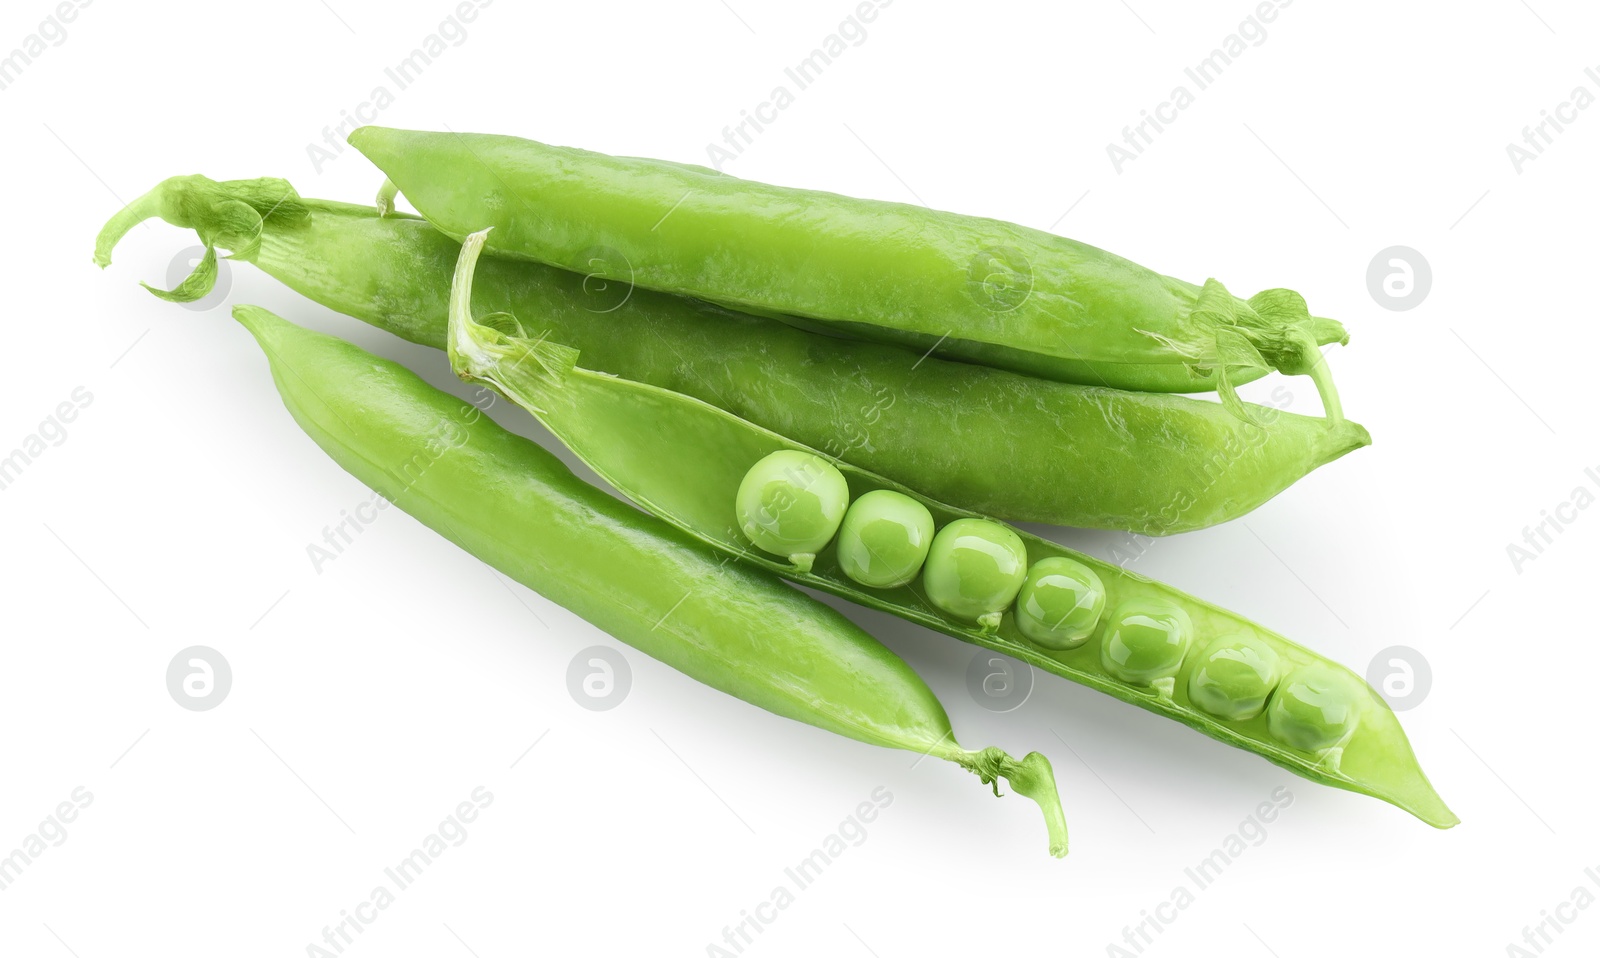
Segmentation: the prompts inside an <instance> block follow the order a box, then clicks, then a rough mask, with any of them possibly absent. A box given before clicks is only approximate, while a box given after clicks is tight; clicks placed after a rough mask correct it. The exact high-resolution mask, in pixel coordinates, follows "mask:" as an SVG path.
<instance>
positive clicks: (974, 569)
mask: <svg viewBox="0 0 1600 958" xmlns="http://www.w3.org/2000/svg"><path fill="white" fill-rule="evenodd" d="M1027 574H1028V550H1027V549H1026V548H1025V547H1024V546H1023V544H1022V539H1021V537H1019V536H1018V535H1017V534H1016V533H1015V532H1013V531H1011V529H1010V528H1009V527H1007V526H1003V525H1001V524H1000V523H998V522H992V521H990V520H988V519H957V520H955V521H954V522H952V523H950V524H949V525H947V526H945V527H944V528H943V529H940V530H939V534H938V535H936V536H934V537H933V545H932V546H930V547H929V549H928V562H927V565H925V566H924V567H923V573H922V580H923V586H924V587H925V588H926V589H927V593H928V601H929V602H932V603H933V604H934V605H935V606H937V607H938V608H939V609H941V610H942V611H944V612H947V613H949V614H950V615H953V616H955V617H956V618H958V619H966V620H968V621H971V622H978V623H980V624H982V625H984V626H986V627H989V626H995V625H998V624H999V621H1000V614H1001V613H1002V612H1004V611H1005V609H1006V607H1007V606H1009V605H1010V604H1011V600H1012V599H1015V598H1016V597H1017V591H1018V590H1019V589H1021V588H1022V580H1023V579H1024V578H1025V577H1026V576H1027Z"/></svg>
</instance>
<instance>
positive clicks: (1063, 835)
mask: <svg viewBox="0 0 1600 958" xmlns="http://www.w3.org/2000/svg"><path fill="white" fill-rule="evenodd" d="M950 759H951V761H953V762H955V763H956V764H957V765H960V766H961V767H962V768H964V769H966V770H967V771H969V772H972V773H973V774H975V775H977V776H978V778H980V779H982V780H983V783H984V784H985V785H989V786H991V787H993V789H994V793H995V795H996V796H997V797H998V796H999V794H1000V785H999V780H1000V779H1002V778H1003V779H1005V780H1006V781H1007V782H1010V783H1011V790H1012V791H1014V792H1016V793H1017V794H1018V795H1022V796H1025V797H1027V798H1031V799H1033V800H1034V801H1035V802H1037V803H1039V808H1040V810H1041V811H1043V812H1044V825H1045V829H1046V831H1047V832H1048V833H1049V835H1050V854H1051V855H1053V856H1055V857H1056V858H1063V857H1065V856H1066V854H1067V817H1066V815H1065V813H1063V812H1062V811H1061V796H1060V794H1059V793H1058V792H1057V791H1056V775H1055V772H1054V770H1052V769H1051V768H1050V760H1049V759H1047V758H1045V757H1044V756H1043V755H1041V754H1039V753H1038V752H1029V753H1028V754H1027V755H1025V756H1023V758H1022V761H1020V762H1019V761H1017V760H1016V759H1014V758H1012V757H1011V756H1010V755H1007V754H1006V753H1005V752H1003V751H1001V750H1000V749H998V748H994V747H993V746H991V747H989V748H986V749H983V750H982V751H979V752H957V753H955V754H954V755H951V756H950Z"/></svg>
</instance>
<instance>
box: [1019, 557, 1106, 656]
mask: <svg viewBox="0 0 1600 958" xmlns="http://www.w3.org/2000/svg"><path fill="white" fill-rule="evenodd" d="M1105 607H1106V587H1105V585H1104V584H1103V583H1102V582H1101V581H1100V577H1099V576H1098V575H1095V573H1094V570H1093V569H1091V568H1089V567H1088V566H1086V565H1084V564H1083V563H1081V562H1077V561H1075V560H1072V559H1069V558H1067V557H1066V556H1047V557H1046V558H1043V559H1040V560H1039V561H1038V562H1035V563H1034V564H1033V566H1032V568H1030V569H1029V570H1028V577H1027V579H1025V580H1024V581H1023V583H1022V591H1020V592H1018V593H1017V628H1018V629H1019V630H1020V631H1021V632H1022V634H1023V635H1025V636H1027V637H1028V639H1029V641H1031V642H1033V643H1035V644H1037V645H1040V646H1043V647H1044V648H1047V649H1055V650H1057V651H1063V650H1066V649H1075V648H1077V647H1078V646H1080V645H1082V644H1083V643H1085V642H1087V641H1088V640H1089V636H1090V635H1092V634H1093V633H1094V630H1095V627H1096V626H1098V625H1099V624H1100V616H1101V614H1102V613H1103V612H1104V611H1105Z"/></svg>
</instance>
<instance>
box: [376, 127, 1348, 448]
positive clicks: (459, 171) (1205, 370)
mask: <svg viewBox="0 0 1600 958" xmlns="http://www.w3.org/2000/svg"><path fill="white" fill-rule="evenodd" d="M350 143H351V145H352V146H354V147H355V148H356V149H358V150H360V151H361V152H362V153H364V154H365V155H366V156H367V158H368V159H370V160H372V162H373V163H374V164H376V165H377V166H378V168H379V169H381V170H383V172H384V173H385V174H386V175H387V176H388V177H389V178H390V179H391V180H393V181H394V182H395V183H396V184H398V186H399V188H400V189H401V190H402V191H404V192H405V194H406V197H407V198H408V199H410V200H411V202H412V203H413V204H415V205H416V207H417V209H418V210H419V211H421V213H422V214H423V215H424V216H426V217H427V218H428V220H429V222H431V223H433V224H434V225H435V226H436V227H438V228H439V229H440V230H442V231H444V232H445V233H447V234H449V235H451V236H453V237H455V238H456V239H458V240H459V239H462V238H464V237H465V236H466V234H468V233H470V232H472V231H473V230H477V229H482V228H483V227H485V226H491V227H495V229H496V232H495V235H494V238H493V240H492V244H491V250H492V251H493V252H495V253H497V254H499V255H503V256H512V257H519V258H524V259H530V260H534V261H537V262H541V263H549V264H551V265H554V266H560V267H563V268H566V269H577V270H584V269H586V268H587V264H586V263H585V261H584V255H585V251H586V250H587V249H588V248H590V247H591V245H592V244H593V243H594V242H596V240H595V237H601V238H602V240H601V241H603V242H604V243H606V244H607V245H608V246H609V247H611V248H613V249H616V250H617V251H618V252H619V253H620V254H621V256H620V257H618V260H617V262H615V263H609V262H607V263H602V264H601V265H600V266H599V269H600V270H601V271H602V274H603V275H604V276H605V278H607V279H611V280H618V281H626V282H632V283H636V284H637V285H639V286H644V287H647V288H650V289H658V290H664V291H666V292H672V293H680V294H685V295H690V296H695V297H698V298H701V299H705V300H708V301H711V302H716V303H722V304H724V305H728V306H731V307H734V308H738V309H743V310H745V311H747V312H753V313H757V314H761V315H769V316H774V317H780V318H781V317H798V318H801V319H802V320H804V321H813V322H822V323H831V324H834V327H833V328H834V329H836V330H840V329H842V330H844V331H846V332H848V333H849V334H851V335H856V336H862V337H869V338H878V339H882V340H886V341H889V342H896V343H902V344H910V345H912V346H913V347H914V348H916V349H917V351H918V352H923V353H925V352H927V351H929V349H930V348H932V349H934V350H937V351H939V352H941V353H943V354H944V355H950V356H954V357H956V358H960V359H963V360H966V361H969V362H979V363H985V364H990V365H998V366H1003V367H1005V368H1010V369H1014V370H1016V371H1019V372H1024V373H1028V374H1030V375H1036V376H1042V377H1048V378H1054V379H1060V380H1063V381H1066V382H1076V383H1081V384H1084V385H1093V386H1107V387H1111V388H1117V389H1129V390H1141V391H1177V392H1200V391H1210V390H1219V391H1220V392H1221V394H1222V397H1223V399H1224V402H1226V403H1228V404H1229V405H1230V407H1231V408H1233V409H1234V410H1236V411H1238V412H1240V413H1241V414H1242V413H1243V406H1242V404H1240V403H1239V401H1238V399H1237V397H1236V396H1235V395H1234V386H1235V385H1237V384H1238V383H1242V382H1246V381H1249V380H1250V379H1253V378H1255V377H1257V376H1260V375H1263V374H1265V373H1267V372H1269V371H1271V370H1274V369H1276V370H1280V371H1282V372H1285V373H1289V374H1293V375H1299V374H1306V375H1310V376H1312V377H1313V378H1314V379H1315V380H1316V382H1317V387H1318V389H1319V391H1320V392H1321V394H1322V397H1323V403H1324V406H1325V407H1326V409H1327V414H1328V416H1329V417H1330V418H1334V419H1338V418H1340V415H1341V414H1340V411H1339V402H1338V397H1337V394H1336V393H1335V391H1334V388H1333V381H1332V377H1331V375H1330V374H1329V372H1328V368H1327V364H1326V363H1325V362H1323V360H1322V354H1321V353H1320V352H1319V350H1318V347H1319V346H1320V345H1322V344H1326V343H1330V342H1340V343H1342V342H1344V341H1346V339H1347V338H1348V337H1347V335H1346V334H1345V331H1344V328H1343V327H1342V326H1340V325H1339V324H1338V323H1337V322H1334V321H1333V320H1328V319H1322V318H1319V317H1314V316H1312V315H1310V313H1309V312H1308V311H1307V309H1306V304H1305V301H1304V300H1303V299H1301V298H1300V296H1299V295H1298V294H1296V293H1294V292H1293V291H1291V290H1283V289H1275V290H1266V291H1264V292H1262V293H1259V294H1257V295H1256V296H1253V297H1251V298H1250V299H1249V300H1244V299H1240V298H1238V297H1236V296H1234V295H1233V294H1231V293H1229V292H1228V291H1227V290H1226V289H1225V288H1223V286H1222V284H1221V283H1219V282H1217V281H1216V280H1214V279H1213V280H1207V281H1206V283H1205V285H1204V286H1196V285H1194V284H1192V283H1186V282H1183V281H1181V280H1177V279H1173V278H1172V277H1169V276H1163V275H1161V274H1159V273H1156V272H1154V271H1152V270H1149V269H1145V268H1144V267H1142V266H1139V265H1137V264H1135V263H1132V262H1129V261H1128V260H1126V259H1123V258H1122V257H1120V256H1115V255H1113V254H1111V253H1108V252H1106V251H1105V250H1101V249H1096V248H1095V247H1093V246H1089V245H1087V244H1084V243H1078V242H1075V241H1073V240H1070V239H1066V238H1064V237H1060V236H1055V235H1052V234H1049V233H1046V232H1043V231H1041V230H1035V229H1029V228H1027V227H1023V226H1018V225H1016V224H1013V223H1004V222H1000V221H998V220H993V219H987V218H983V217H977V216H962V215H958V214H954V213H946V212H941V211H938V210H932V209H928V208H925V207H921V206H911V205H909V204H904V203H885V202H878V201H873V200H861V199H855V198H851V197H846V196H839V195H837V194H833V193H824V192H820V191H815V190H798V189H790V188H785V187H779V186H771V185H768V184H764V183H757V182H753V181H750V180H743V179H738V178H735V177H729V176H720V175H716V174H714V173H707V172H705V171H703V170H698V169H694V168H690V167H686V166H684V165H683V164H677V163H668V162H662V161H659V160H646V159H639V158H635V157H615V156H606V155H604V154H600V153H592V152H589V151H586V150H578V149H571V148H566V147H558V146H549V145H546V144H543V143H537V142H534V141H532V140H525V139H519V138H517V137H510V136H490V135H483V134H461V133H455V132H444V133H430V132H423V131H412V130H394V129H386V128H383V127H374V126H367V127H362V128H360V129H357V130H355V131H354V132H352V133H351V134H350ZM733 237H737V239H736V240H734V239H732V238H733ZM623 263H627V264H628V265H627V267H626V268H624V267H623V266H622V264H623Z"/></svg>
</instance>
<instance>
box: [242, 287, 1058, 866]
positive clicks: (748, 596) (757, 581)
mask: <svg viewBox="0 0 1600 958" xmlns="http://www.w3.org/2000/svg"><path fill="white" fill-rule="evenodd" d="M234 316H235V317H236V318H237V319H238V320H239V321H240V322H241V323H243V324H244V325H245V327H246V328H248V329H249V330H250V332H251V333H253V334H254V335H255V338H256V341H257V342H258V343H260V344H261V348H262V350H263V351H264V352H265V353H266V355H267V359H268V360H269V362H270V363H271V366H272V379H273V382H274V383H276V384H277V387H278V391H279V393H281V394H282V396H283V401H284V405H286V406H288V408H289V411H290V413H292V414H293V415H294V418H295V421H296V422H298V423H299V424H300V426H301V428H303V429H304V430H305V431H306V432H307V434H309V435H310V436H311V438H312V439H314V440H316V442H317V444H318V445H319V446H321V447H322V448H323V450H324V451H326V452H327V453H328V455H330V456H332V457H333V459H334V460H335V461H336V462H338V463H339V465H341V466H343V467H344V468H345V469H346V470H347V471H348V472H350V474H351V475H353V476H355V477H356V478H357V479H360V480H361V481H362V482H364V483H366V484H367V485H368V486H371V487H372V489H373V490H374V491H376V492H377V493H378V494H379V495H381V496H383V497H384V498H385V499H388V500H389V501H391V502H393V503H394V504H395V505H397V506H399V507H400V508H401V509H403V510H405V511H406V512H408V513H410V514H411V515H413V516H415V517H416V518H417V519H418V520H419V521H421V522H422V523H423V524H424V525H427V526H428V527H429V528H431V529H433V530H434V531H436V532H438V533H439V534H440V535H443V536H444V537H445V538H447V539H449V540H451V541H452V542H454V543H456V545H459V546H460V547H461V548H463V549H465V550H466V551H467V552H469V553H471V554H472V555H474V556H477V557H478V558H479V559H482V560H483V561H484V562H487V563H488V564H489V565H491V566H494V567H495V568H496V569H499V570H500V571H501V572H503V573H505V574H506V575H507V576H510V577H511V578H513V579H515V580H517V581H518V582H521V583H522V584H523V585H526V586H527V587H529V588H530V589H533V590H535V591H537V592H539V593H540V594H541V595H544V596H545V597H546V598H549V599H550V600H552V601H554V602H557V603H559V604H560V605H562V606H565V607H566V608H568V609H570V610H572V611H573V612H575V613H577V614H578V615H580V616H582V617H583V618H584V619H587V620H588V621H589V622H591V623H593V624H594V625H596V626H598V627H600V628H601V629H604V630H605V631H606V632H608V633H610V634H611V635H613V636H615V637H616V638H618V639H621V640H622V641H624V642H626V643H628V644H629V645H631V646H633V647H634V648H636V649H638V650H639V651H641V652H644V653H645V654H647V655H649V656H651V657H653V658H656V659H660V660H661V661H662V662H665V663H666V664H668V665H670V666H672V667H673V668H675V669H677V670H679V671H680V672H683V673H684V674H686V675H688V676H690V677H691V678H694V679H698V680H699V681H701V682H703V683H705V684H706V685H709V686H711V687H712V688H715V689H720V690H721V691H723V692H726V693H728V694H729V695H732V696H734V697H735V698H739V699H742V700H744V701H746V702H749V703H750V704H752V705H757V706H760V707H761V708H764V709H766V710H767V711H769V712H773V713H775V714H777V715H782V716H785V717H787V718H792V719H795V720H796V721H800V722H805V723H807V724H810V725H815V726H817V727H818V728H822V729H826V730H828V731H830V732H835V733H837V734H839V735H844V736H846V737H849V738H853V739H856V740H857V741H861V742H866V743H868V744H870V745H881V746H884V747H886V748H896V749H906V750H908V751H913V752H920V753H923V754H927V755H934V756H937V757H938V758H942V759H945V760H946V761H950V762H954V763H956V764H957V765H960V766H961V767H962V768H965V769H967V770H969V771H972V772H975V773H977V774H978V775H979V776H980V777H981V778H982V779H983V781H984V782H985V783H997V781H998V779H1000V778H1005V779H1007V780H1008V781H1010V783H1011V787H1012V788H1013V789H1015V790H1016V791H1017V792H1018V793H1019V794H1022V795H1026V796H1028V797H1029V798H1032V799H1033V800H1034V801H1036V802H1038V803H1039V805H1040V807H1041V808H1043V809H1044V813H1045V822H1046V824H1047V826H1048V827H1049V834H1050V853H1051V854H1052V855H1056V856H1058V857H1059V856H1061V855H1065V854H1066V851H1067V833H1066V824H1065V821H1064V819H1063V817H1062V814H1061V805H1060V800H1059V799H1058V798H1057V796H1056V785H1055V777H1054V774H1053V773H1052V771H1051V769H1050V763H1049V761H1048V760H1046V759H1045V757H1044V756H1043V755H1040V754H1039V753H1037V752H1031V753H1029V754H1028V755H1027V756H1026V757H1024V758H1023V759H1022V761H1020V762H1018V761H1016V760H1015V759H1013V758H1011V757H1010V756H1009V755H1007V754H1006V753H1004V752H1002V751H1000V750H999V749H997V748H986V749H983V750H982V751H977V752H969V751H967V750H965V749H963V748H961V747H960V745H958V744H957V743H956V740H955V735H954V733H953V732H952V731H951V729H950V720H949V718H948V717H947V716H946V715H945V710H944V706H942V705H941V704H940V703H939V700H938V699H937V698H935V697H934V694H933V691H932V690H931V689H929V688H928V686H927V685H926V684H925V683H924V682H923V681H922V679H921V678H919V677H918V676H917V674H916V673H915V672H913V671H912V670H911V667H910V666H908V665H906V663H905V662H904V661H903V660H901V659H900V658H899V657H898V656H896V655H895V654H894V653H893V652H891V651H889V649H888V648H886V647H885V646H883V645H882V644H881V643H879V642H878V641H877V640H876V639H874V638H873V637H872V636H870V635H868V634H867V633H866V632H864V631H862V630H861V629H860V628H859V627H857V626H856V625H855V624H854V623H852V622H851V621H850V620H848V619H846V618H845V617H844V616H842V615H840V614H839V613H837V612H836V611H834V610H833V609H831V608H829V607H827V606H825V605H823V604H822V603H820V602H817V601H816V600H814V599H812V598H810V597H809V596H806V595H804V594H803V593H801V592H799V591H798V590H796V589H793V588H790V587H789V586H787V585H785V584H784V583H783V582H781V581H779V580H778V579H777V578H776V577H774V576H772V575H770V574H769V573H767V572H765V571H762V570H759V569H755V568H750V567H747V566H743V565H741V564H739V563H729V562H727V561H726V560H725V559H723V558H722V557H721V556H719V555H718V554H717V553H716V552H714V551H713V550H711V549H709V548H706V546H705V545H704V544H703V543H701V542H698V541H696V540H694V539H692V538H690V537H689V536H686V535H684V534H683V533H682V532H680V531H679V530H677V529H674V528H673V527H671V526H670V525H668V524H667V523H665V522H662V521H661V520H659V519H656V518H655V517H653V516H647V515H644V514H641V513H640V512H639V511H638V510H636V509H633V508H631V507H629V506H628V505H626V504H625V503H622V502H619V501H618V500H617V499H615V498H614V497H612V496H609V495H607V494H606V493H604V492H601V491H600V490H598V489H596V488H594V487H593V486H590V485H588V484H587V483H585V482H583V481H582V480H580V479H579V478H577V477H576V476H574V475H573V474H572V472H571V471H570V470H568V469H567V467H566V466H565V465H564V464H562V462H561V461H560V460H558V459H557V458H556V457H555V456H553V455H551V454H550V453H548V452H546V451H545V450H544V449H541V448H540V447H539V446H538V445H536V444H534V443H532V442H529V441H528V440H526V439H523V438H521V437H520V436H515V435H513V434H511V433H509V432H507V431H505V430H504V429H502V428H500V426H498V425H496V424H495V423H494V421H493V420H491V419H489V418H488V417H487V416H484V415H482V413H480V412H479V411H478V410H477V409H476V408H475V407H473V406H471V405H468V404H464V403H463V402H462V401H461V400H459V399H456V398H455V397H452V396H450V395H449V394H447V393H444V392H441V391H439V390H437V389H435V388H433V387H432V386H429V385H428V384H427V383H425V382H423V381H422V380H421V379H420V378H418V377H417V376H416V375H414V374H413V373H411V372H410V371H409V370H407V369H405V368H404V367H402V366H399V365H397V364H395V363H392V362H389V361H387V360H384V359H379V358H378V357H376V356H372V355H370V354H368V353H366V352H365V351H363V350H361V349H359V348H357V347H355V346H353V345H351V344H349V343H346V342H344V341H342V340H339V339H335V338H333V337H331V336H325V335H322V334H321V333H315V332H312V331H310V330H306V329H302V328H300V327H298V326H295V325H293V324H291V323H288V322H285V321H284V320H282V319H279V318H278V317H277V316H274V315H273V314H271V313H269V312H267V311H266V310H263V309H260V308H258V307H254V306H240V307H238V308H237V309H235V310H234ZM995 794H997V795H998V794H999V787H998V784H996V786H995Z"/></svg>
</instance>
